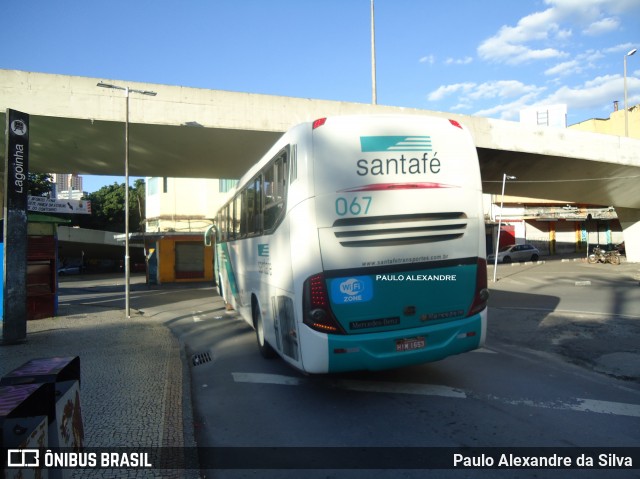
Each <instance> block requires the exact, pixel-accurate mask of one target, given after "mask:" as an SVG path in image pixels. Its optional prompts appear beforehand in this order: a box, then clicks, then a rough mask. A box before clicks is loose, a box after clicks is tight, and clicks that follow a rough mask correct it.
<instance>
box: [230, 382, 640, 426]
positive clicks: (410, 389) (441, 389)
mask: <svg viewBox="0 0 640 479" xmlns="http://www.w3.org/2000/svg"><path fill="white" fill-rule="evenodd" d="M231 375H232V376H233V380H234V382H236V383H251V384H274V385H279V386H302V385H305V384H309V382H310V380H309V379H307V378H296V377H293V376H284V375H280V374H265V373H231ZM326 384H327V385H328V386H329V387H334V388H337V389H344V390H347V391H358V392H371V393H387V394H412V395H419V396H440V397H446V398H456V399H478V400H487V399H488V400H490V401H497V402H501V403H503V404H508V405H511V406H528V407H535V408H542V409H555V410H564V411H566V410H569V411H576V412H591V413H598V414H611V415H614V416H629V417H640V405H638V404H629V403H621V402H614V401H600V400H597V399H584V398H576V399H575V400H573V401H560V400H556V401H547V402H537V401H532V400H530V399H508V398H501V397H498V396H492V395H488V396H485V395H479V394H473V393H470V392H468V391H464V390H462V389H457V388H452V387H449V386H441V385H438V384H422V383H400V382H398V383H396V382H389V381H360V380H353V379H335V380H332V379H328V380H327V383H326Z"/></svg>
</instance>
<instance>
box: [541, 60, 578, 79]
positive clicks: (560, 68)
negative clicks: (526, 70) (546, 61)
mask: <svg viewBox="0 0 640 479" xmlns="http://www.w3.org/2000/svg"><path fill="white" fill-rule="evenodd" d="M580 71H582V70H581V68H580V63H579V62H578V61H577V60H571V61H568V62H562V63H558V64H557V65H556V66H554V67H551V68H548V69H546V70H545V71H544V74H545V75H548V76H555V75H558V76H566V75H573V74H575V73H580Z"/></svg>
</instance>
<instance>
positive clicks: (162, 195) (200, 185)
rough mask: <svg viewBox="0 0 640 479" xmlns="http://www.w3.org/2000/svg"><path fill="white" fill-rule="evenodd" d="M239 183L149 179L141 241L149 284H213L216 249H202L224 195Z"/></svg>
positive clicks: (200, 179)
mask: <svg viewBox="0 0 640 479" xmlns="http://www.w3.org/2000/svg"><path fill="white" fill-rule="evenodd" d="M236 182H237V181H236V180H219V179H204V178H162V177H151V178H147V179H146V185H147V187H146V202H145V204H146V207H145V209H146V220H145V233H144V235H143V238H142V239H143V241H144V245H145V251H146V255H147V274H148V280H149V282H150V283H151V284H162V283H171V282H190V281H191V282H193V281H213V249H212V247H211V246H205V245H204V231H205V230H206V229H207V228H208V227H209V226H211V224H212V223H213V220H212V219H213V218H214V217H215V215H216V212H217V211H218V209H219V208H220V206H222V204H223V202H224V199H225V197H226V193H227V192H228V191H229V190H230V189H232V188H233V187H234V186H235V184H236Z"/></svg>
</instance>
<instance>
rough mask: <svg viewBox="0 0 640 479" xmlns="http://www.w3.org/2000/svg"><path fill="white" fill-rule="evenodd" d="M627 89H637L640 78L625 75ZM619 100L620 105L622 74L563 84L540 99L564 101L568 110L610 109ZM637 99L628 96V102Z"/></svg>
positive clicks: (547, 101)
mask: <svg viewBox="0 0 640 479" xmlns="http://www.w3.org/2000/svg"><path fill="white" fill-rule="evenodd" d="M627 90H628V91H632V90H633V91H636V92H637V91H639V90H640V78H636V77H629V76H627ZM616 100H617V101H620V106H621V107H622V102H623V100H624V98H623V86H622V75H603V76H599V77H596V78H593V79H592V80H588V81H586V82H584V83H583V84H581V85H576V86H573V87H569V86H563V87H560V88H559V89H558V90H556V91H555V92H554V93H552V94H551V95H549V96H548V97H547V98H545V99H544V100H542V102H543V103H545V104H555V103H566V104H567V105H568V107H569V111H571V110H575V109H580V108H593V109H601V110H603V111H611V110H612V109H613V102H614V101H616ZM634 101H637V97H636V96H635V95H633V96H632V95H630V96H629V104H633V102H634Z"/></svg>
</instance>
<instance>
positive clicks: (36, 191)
mask: <svg viewBox="0 0 640 479" xmlns="http://www.w3.org/2000/svg"><path fill="white" fill-rule="evenodd" d="M28 178H29V195H30V196H49V193H51V190H52V189H53V183H52V182H53V176H51V175H50V174H49V173H29V177H28Z"/></svg>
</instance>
